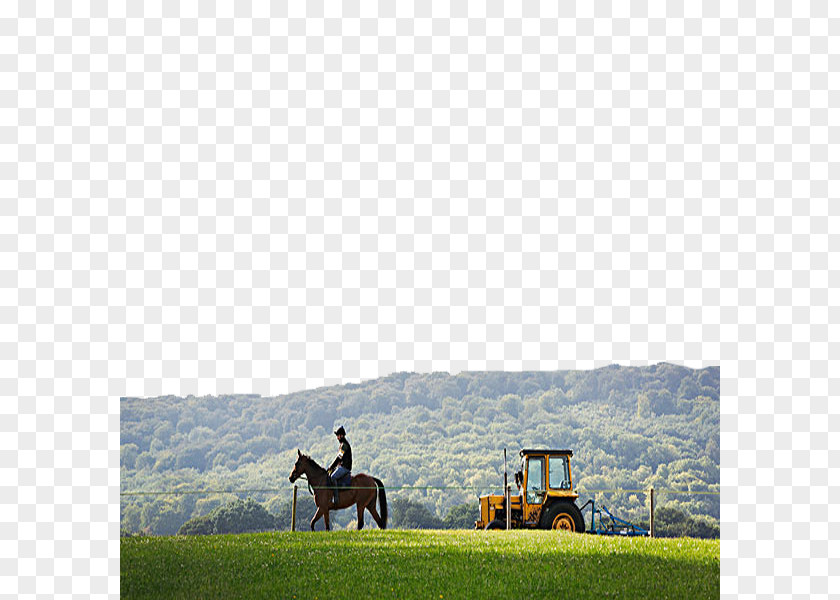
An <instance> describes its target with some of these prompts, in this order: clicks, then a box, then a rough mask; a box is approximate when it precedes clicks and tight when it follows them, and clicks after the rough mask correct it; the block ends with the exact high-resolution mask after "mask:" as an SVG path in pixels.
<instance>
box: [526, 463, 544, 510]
mask: <svg viewBox="0 0 840 600" xmlns="http://www.w3.org/2000/svg"><path fill="white" fill-rule="evenodd" d="M544 473H545V462H544V459H543V457H542V456H539V457H534V456H532V457H531V458H529V459H528V482H527V483H526V487H527V490H526V498H525V500H526V501H527V502H528V503H529V504H539V503H541V502H542V501H543V497H544V496H545V481H544V478H545V476H544Z"/></svg>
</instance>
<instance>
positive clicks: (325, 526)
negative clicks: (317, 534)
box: [324, 508, 330, 531]
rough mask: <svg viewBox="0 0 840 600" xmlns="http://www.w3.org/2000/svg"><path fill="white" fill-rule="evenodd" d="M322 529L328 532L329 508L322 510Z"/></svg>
mask: <svg viewBox="0 0 840 600" xmlns="http://www.w3.org/2000/svg"><path fill="white" fill-rule="evenodd" d="M324 529H326V530H327V531H329V530H330V509H329V508H325V509H324Z"/></svg>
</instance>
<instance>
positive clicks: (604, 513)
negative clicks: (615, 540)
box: [580, 500, 650, 536]
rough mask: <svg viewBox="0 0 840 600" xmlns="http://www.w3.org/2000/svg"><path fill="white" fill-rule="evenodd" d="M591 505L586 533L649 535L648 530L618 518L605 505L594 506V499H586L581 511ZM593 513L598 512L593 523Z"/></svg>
mask: <svg viewBox="0 0 840 600" xmlns="http://www.w3.org/2000/svg"><path fill="white" fill-rule="evenodd" d="M589 505H592V512H591V513H590V514H591V516H590V519H589V527H588V528H587V529H586V533H593V534H595V535H626V536H636V535H645V536H647V535H650V531H648V530H647V529H644V528H642V527H639V526H638V525H633V524H632V523H630V522H629V521H625V520H624V519H619V518H618V517H616V516H615V515H613V514H612V513H611V512H610V511H608V510H607V507H606V506H603V505H601V508H595V501H594V500H588V501H587V502H586V504H584V505H583V506H582V507H581V509H580V510H581V512H583V511H584V510H586V507H587V506H589ZM595 513H598V523H597V524H596V523H595Z"/></svg>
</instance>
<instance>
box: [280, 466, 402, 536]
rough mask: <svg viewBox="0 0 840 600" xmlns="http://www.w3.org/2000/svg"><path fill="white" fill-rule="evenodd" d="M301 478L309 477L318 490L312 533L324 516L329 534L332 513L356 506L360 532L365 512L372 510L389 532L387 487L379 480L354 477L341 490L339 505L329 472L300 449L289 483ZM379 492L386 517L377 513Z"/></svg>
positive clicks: (380, 503)
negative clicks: (377, 494) (348, 485)
mask: <svg viewBox="0 0 840 600" xmlns="http://www.w3.org/2000/svg"><path fill="white" fill-rule="evenodd" d="M301 475H306V479H307V480H308V482H309V485H310V487H311V488H312V489H313V490H315V491H314V493H313V495H314V496H315V506H316V507H317V508H318V510H316V511H315V516H314V517H312V521H310V522H309V527H310V528H311V529H312V531H315V523H316V522H317V521H318V519H320V518H321V517H324V526H325V528H326V530H327V531H329V530H330V511H331V510H339V509H342V508H347V507H349V506H352V505H353V504H355V505H356V512H357V513H358V521H357V523H356V528H357V529H361V528H362V527H364V524H365V519H364V516H365V509H368V512H370V514H371V516H372V517H373V520H374V521H376V524H377V525H379V528H380V529H385V527H386V526H387V525H388V502H387V501H386V500H385V486H383V485H382V482H381V481H380V480H379V479H377V478H376V477H372V476H370V475H365V474H364V473H359V474H357V475H353V477H352V478H351V479H350V487H347V488H340V489H339V493H338V503H337V504H336V503H335V502H333V490H334V488H333V486H332V481H330V476H329V475H328V474H327V470H326V469H325V468H324V467H322V466H321V465H319V464H318V463H316V462H315V461H314V460H312V458H311V457H310V456H307V455H306V454H301V452H300V450H298V458H297V461H296V462H295V468H294V469H292V472H291V474H290V475H289V481H290V482H291V483H294V482H295V480H297V479H298V477H300V476H301ZM377 490H378V491H379V509H380V510H381V511H382V516H380V515H379V513H378V512H376V492H377Z"/></svg>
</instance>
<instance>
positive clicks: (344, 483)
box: [335, 473, 353, 487]
mask: <svg viewBox="0 0 840 600" xmlns="http://www.w3.org/2000/svg"><path fill="white" fill-rule="evenodd" d="M352 479H353V474H352V473H347V475H345V476H344V477H342V478H341V479H339V480H337V481H336V482H335V484H336V487H350V481H351V480H352Z"/></svg>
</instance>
